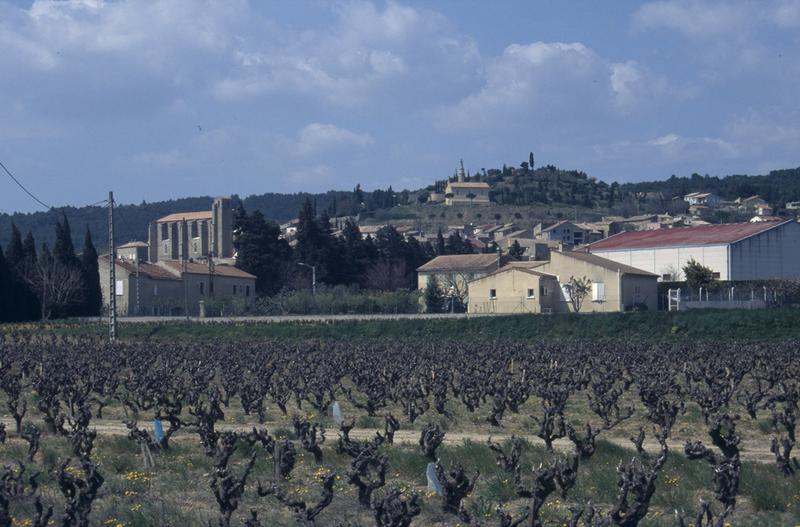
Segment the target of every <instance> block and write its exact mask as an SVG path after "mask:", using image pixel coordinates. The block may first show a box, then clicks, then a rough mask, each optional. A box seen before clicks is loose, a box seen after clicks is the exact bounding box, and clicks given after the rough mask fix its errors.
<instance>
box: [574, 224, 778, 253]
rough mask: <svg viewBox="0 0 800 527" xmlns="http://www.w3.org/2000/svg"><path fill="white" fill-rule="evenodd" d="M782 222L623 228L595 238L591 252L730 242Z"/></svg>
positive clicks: (589, 247)
mask: <svg viewBox="0 0 800 527" xmlns="http://www.w3.org/2000/svg"><path fill="white" fill-rule="evenodd" d="M779 225H783V223H780V224H778V223H775V222H761V223H726V224H721V225H701V226H698V227H682V228H676V229H658V230H653V231H633V232H622V233H619V234H615V235H613V236H610V237H608V238H606V239H605V240H600V241H597V242H594V243H592V244H590V245H589V246H588V250H589V252H596V251H615V250H622V249H649V248H655V247H695V246H699V245H727V244H730V243H734V242H736V241H739V240H742V239H744V238H748V237H750V236H753V235H754V234H759V233H761V232H764V231H766V230H769V229H774V228H775V227H777V226H779Z"/></svg>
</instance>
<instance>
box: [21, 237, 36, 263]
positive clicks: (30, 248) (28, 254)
mask: <svg viewBox="0 0 800 527" xmlns="http://www.w3.org/2000/svg"><path fill="white" fill-rule="evenodd" d="M37 259H38V256H37V255H36V240H34V239H33V233H32V232H31V231H28V234H27V235H26V236H25V241H24V242H22V261H23V263H24V265H31V264H34V263H36V260H37Z"/></svg>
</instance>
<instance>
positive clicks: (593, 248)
mask: <svg viewBox="0 0 800 527" xmlns="http://www.w3.org/2000/svg"><path fill="white" fill-rule="evenodd" d="M586 250H587V251H588V252H590V253H592V254H596V255H598V256H602V257H603V258H608V259H609V260H614V261H615V262H619V263H622V264H625V265H630V266H632V267H636V268H638V269H642V270H644V271H649V272H651V273H655V274H657V275H659V276H660V277H661V279H662V280H671V279H675V278H680V277H681V275H682V271H681V270H682V269H683V267H684V266H685V265H686V263H687V262H688V261H689V260H690V259H694V260H695V261H697V262H699V263H700V264H702V265H704V266H706V267H709V268H711V269H712V271H714V275H715V278H718V279H719V280H769V279H777V278H785V279H798V278H800V224H798V223H797V222H796V221H794V220H790V221H784V222H758V223H728V224H721V225H704V226H700V227H686V228H680V229H661V230H656V231H635V232H623V233H620V234H615V235H614V236H611V237H609V238H606V239H605V240H600V241H598V242H595V243H592V244H590V245H588V246H587V248H586ZM676 275H677V276H676Z"/></svg>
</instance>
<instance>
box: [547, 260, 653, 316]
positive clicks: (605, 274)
mask: <svg viewBox="0 0 800 527" xmlns="http://www.w3.org/2000/svg"><path fill="white" fill-rule="evenodd" d="M536 271H539V272H542V273H547V274H550V275H553V276H555V277H556V279H557V281H558V284H559V289H558V291H556V293H557V294H558V301H557V302H556V303H555V304H554V305H553V310H554V311H556V312H573V311H575V306H574V305H573V302H572V301H571V298H570V296H569V293H568V291H567V290H566V289H565V287H564V284H566V283H568V282H569V280H570V278H572V277H575V278H577V279H580V278H586V279H588V280H589V281H590V282H591V291H590V292H589V294H588V295H587V296H586V298H585V299H584V300H583V303H582V305H581V307H580V312H581V313H591V312H614V311H630V310H632V309H647V310H649V311H655V310H656V309H658V285H657V281H658V276H657V275H655V274H653V273H649V272H647V271H643V270H641V269H636V268H635V267H631V266H629V265H625V264H621V263H618V262H615V261H613V260H608V259H606V258H601V257H599V256H597V255H594V254H590V253H585V252H557V251H553V252H551V253H550V260H549V261H547V262H544V263H543V264H542V265H541V266H539V267H536Z"/></svg>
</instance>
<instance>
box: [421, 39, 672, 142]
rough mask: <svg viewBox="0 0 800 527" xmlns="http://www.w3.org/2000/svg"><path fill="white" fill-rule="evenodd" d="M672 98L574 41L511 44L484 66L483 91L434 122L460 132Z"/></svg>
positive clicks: (662, 83) (630, 65)
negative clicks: (529, 118)
mask: <svg viewBox="0 0 800 527" xmlns="http://www.w3.org/2000/svg"><path fill="white" fill-rule="evenodd" d="M675 94H676V92H675V90H674V89H672V88H670V86H669V83H668V82H667V80H666V79H665V78H663V77H661V76H658V75H655V74H653V73H652V72H650V71H649V70H647V69H646V68H643V67H642V66H641V65H639V64H638V63H636V62H635V61H628V62H622V63H617V62H613V63H612V62H610V61H608V60H606V59H605V58H603V57H601V56H599V55H598V54H597V53H595V52H594V51H593V50H592V49H591V48H589V47H587V46H586V45H584V44H583V43H580V42H572V43H564V42H534V43H531V44H512V45H510V46H508V47H507V48H506V49H505V50H504V51H503V53H502V55H500V56H499V57H497V58H496V59H494V60H493V61H490V62H489V63H488V65H487V66H486V74H485V81H484V85H483V87H482V88H481V89H480V90H479V91H477V92H476V93H473V94H471V95H468V96H467V97H464V98H463V99H461V100H460V101H459V102H458V103H456V104H454V105H448V106H444V107H441V108H439V109H438V110H437V111H436V112H435V121H436V124H437V126H438V127H439V128H440V129H442V130H454V129H455V130H463V129H474V128H482V127H487V126H489V127H492V126H503V127H504V126H507V125H508V123H509V121H511V122H515V123H517V124H521V123H523V122H524V121H525V118H526V117H532V118H534V119H535V120H537V121H538V122H541V120H542V119H545V120H546V119H547V118H550V117H552V118H556V119H561V120H572V119H576V120H579V119H585V118H586V117H587V116H589V115H593V116H604V117H608V115H610V114H613V113H615V112H622V113H628V112H630V111H633V110H635V109H637V108H638V107H640V106H641V104H642V103H643V102H644V101H650V102H652V101H654V100H655V99H657V98H658V97H661V96H664V95H670V96H672V95H675Z"/></svg>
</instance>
